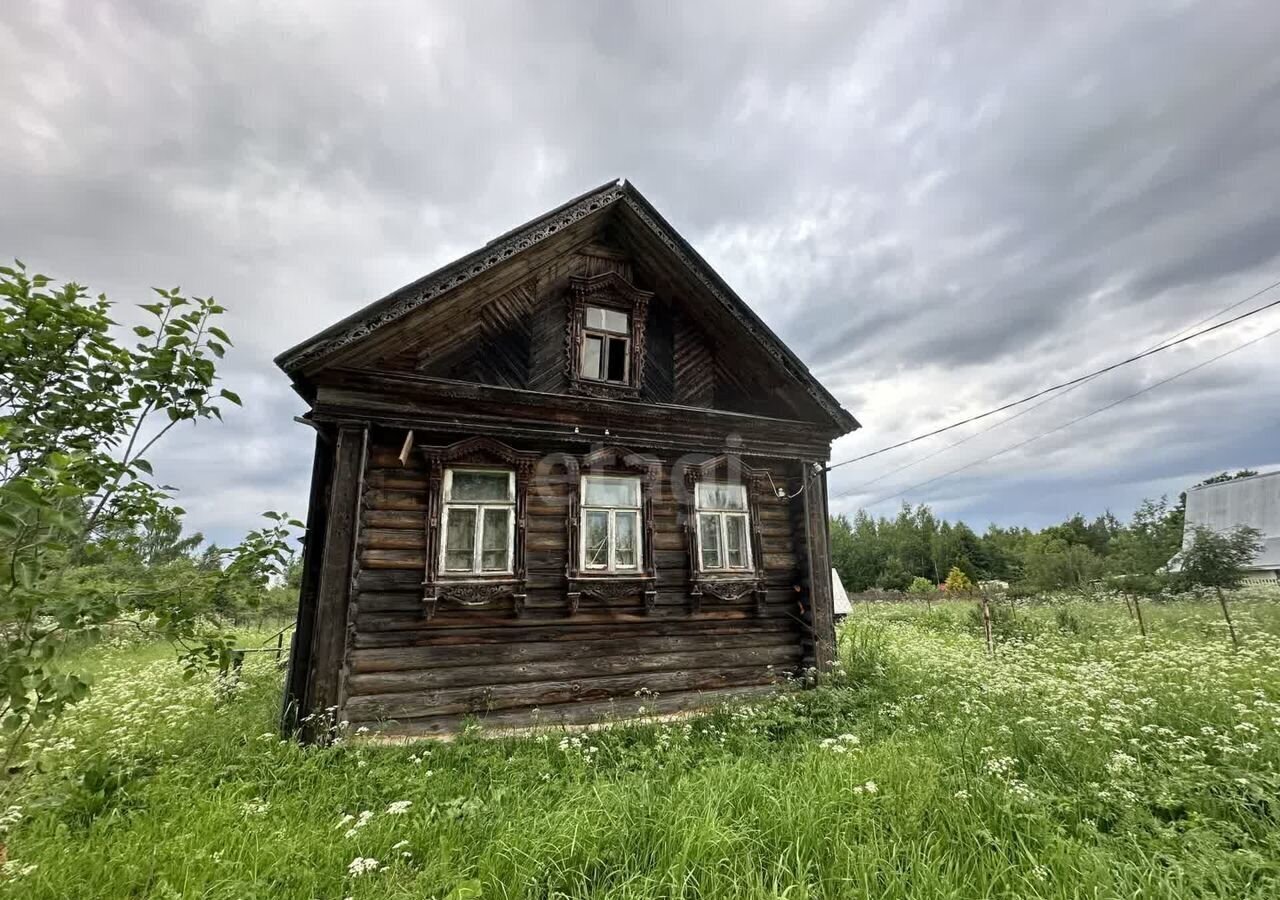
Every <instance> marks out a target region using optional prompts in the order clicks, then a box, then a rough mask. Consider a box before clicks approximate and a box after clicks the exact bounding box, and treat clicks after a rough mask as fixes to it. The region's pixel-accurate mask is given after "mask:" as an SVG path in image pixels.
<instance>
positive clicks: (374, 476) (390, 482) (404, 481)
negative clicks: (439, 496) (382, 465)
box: [364, 468, 427, 491]
mask: <svg viewBox="0 0 1280 900" xmlns="http://www.w3.org/2000/svg"><path fill="white" fill-rule="evenodd" d="M364 483H365V487H369V488H379V489H384V490H396V491H425V490H426V489H427V473H426V472H422V471H419V472H415V471H413V470H412V469H399V468H397V469H370V470H369V471H368V472H367V473H366V475H365V482H364Z"/></svg>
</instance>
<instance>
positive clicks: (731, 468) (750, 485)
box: [682, 454, 769, 615]
mask: <svg viewBox="0 0 1280 900" xmlns="http://www.w3.org/2000/svg"><path fill="white" fill-rule="evenodd" d="M682 474H683V481H684V487H685V495H684V503H683V507H684V517H685V546H686V548H687V552H688V556H689V568H688V572H689V608H690V610H691V611H692V612H694V613H697V612H700V611H701V610H702V599H703V597H704V596H710V597H713V598H714V599H716V600H720V601H724V602H736V601H738V600H741V599H742V598H743V597H746V596H747V595H748V594H754V595H755V601H756V614H757V615H763V614H764V611H765V602H766V599H767V590H766V588H765V572H764V536H763V534H762V532H761V530H760V527H761V526H760V501H759V494H760V492H762V491H764V490H767V489H768V488H766V484H769V472H768V470H767V469H757V468H754V467H752V466H749V465H747V464H746V463H744V462H743V461H742V460H741V459H740V458H739V457H738V456H736V455H733V454H720V455H719V456H713V457H711V458H710V459H706V460H703V461H702V462H700V463H688V464H686V465H685V466H684V471H683V473H682ZM716 478H720V479H723V480H725V481H727V482H735V483H740V484H742V485H744V486H745V487H746V489H747V518H748V520H749V521H750V527H751V531H750V540H751V569H752V571H751V572H749V573H748V572H745V571H744V572H742V573H740V574H722V573H719V572H703V571H702V568H701V559H700V557H699V554H698V504H697V490H698V482H699V481H703V480H711V479H716ZM739 588H741V590H739Z"/></svg>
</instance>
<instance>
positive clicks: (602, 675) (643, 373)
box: [276, 181, 858, 734]
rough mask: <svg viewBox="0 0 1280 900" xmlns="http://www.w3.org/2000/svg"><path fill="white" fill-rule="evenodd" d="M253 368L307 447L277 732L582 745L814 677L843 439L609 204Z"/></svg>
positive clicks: (787, 372) (643, 212)
mask: <svg viewBox="0 0 1280 900" xmlns="http://www.w3.org/2000/svg"><path fill="white" fill-rule="evenodd" d="M276 361H277V363H278V365H279V366H280V367H281V368H282V369H283V370H284V371H285V372H286V373H287V374H288V375H289V377H290V378H291V379H292V381H293V385H294V387H295V389H296V390H297V391H298V392H299V393H300V394H301V395H302V396H303V397H304V398H305V399H306V400H307V402H308V403H309V404H310V407H311V409H310V412H309V413H308V415H307V416H306V421H307V422H308V423H309V424H310V425H311V426H312V427H313V428H314V430H315V457H314V463H313V469H312V484H311V498H310V509H309V513H308V518H307V536H306V540H305V550H304V574H303V584H302V592H301V598H300V603H299V609H298V620H297V629H296V632H295V637H294V647H293V653H292V654H291V657H290V669H289V674H288V680H287V686H286V720H285V721H286V727H291V726H292V725H294V724H296V723H297V722H298V721H299V720H300V719H304V718H305V717H306V716H307V715H308V714H311V713H315V712H316V711H324V710H327V711H329V712H330V713H331V714H335V715H336V716H337V718H338V719H339V720H346V721H349V722H350V723H351V724H352V725H353V726H354V725H356V724H357V723H360V724H367V725H369V726H370V727H377V728H383V729H386V730H387V731H391V732H399V733H408V734H430V733H442V732H448V731H451V730H453V729H456V728H457V727H458V726H459V725H460V723H461V722H463V721H464V719H466V718H467V717H469V716H473V717H477V718H479V719H481V720H483V721H484V722H485V723H487V724H488V725H491V726H520V725H527V724H530V723H533V722H564V723H573V722H586V721H591V720H595V719H599V718H603V717H606V716H615V715H620V716H625V715H627V714H630V713H634V712H636V711H637V710H638V709H639V708H641V707H643V708H644V709H645V710H646V711H648V712H654V711H673V710H679V709H685V708H690V707H694V706H700V705H706V704H709V703H712V702H717V701H719V700H721V699H727V698H732V697H739V696H752V695H756V694H759V693H761V692H765V691H769V690H772V689H774V685H776V684H778V683H780V682H783V681H785V680H786V678H787V676H788V675H793V674H795V673H798V672H800V671H802V670H804V669H805V668H807V667H810V666H816V667H817V668H819V669H821V668H822V667H824V666H825V665H827V664H828V663H829V661H830V660H831V658H832V655H833V652H834V631H833V625H832V606H831V604H832V597H831V578H830V571H831V564H830V560H829V553H828V536H827V498H826V477H825V473H824V464H825V462H826V461H827V459H828V457H829V452H830V445H831V441H832V440H833V439H834V438H836V437H838V436H839V435H842V434H844V433H846V432H848V431H850V430H852V429H854V428H857V427H858V423H857V422H856V421H855V420H854V418H853V416H851V415H850V414H849V413H848V412H846V411H845V410H844V409H842V408H841V407H840V405H839V403H838V402H837V401H836V400H835V399H834V398H833V397H832V396H831V394H829V393H828V392H827V391H826V390H825V389H824V388H823V387H822V385H821V384H819V383H818V382H817V380H816V379H815V378H814V377H813V375H811V374H810V373H809V371H808V369H806V368H805V366H804V364H803V363H802V362H801V361H800V360H799V359H798V358H797V357H796V356H795V355H794V354H793V353H792V352H791V351H790V350H788V349H787V347H785V346H784V345H783V343H782V342H781V341H780V340H779V339H778V337H777V336H776V335H774V334H773V333H772V332H771V331H770V330H769V329H768V328H767V327H766V326H765V324H764V323H763V322H762V321H761V320H760V319H759V318H758V317H757V316H756V315H755V314H754V313H753V312H752V311H751V309H750V308H749V307H748V306H747V305H746V304H745V303H744V302H743V301H742V300H741V299H740V298H739V297H738V296H737V295H736V294H735V293H734V292H733V291H732V289H730V288H729V286H728V285H727V284H725V282H724V281H723V280H722V279H721V278H720V277H719V276H718V275H717V274H716V273H715V272H714V271H712V269H711V268H710V266H708V265H707V263H706V262H705V261H704V260H703V259H702V257H700V256H699V255H698V254H697V253H696V252H695V251H694V250H693V248H692V247H690V246H689V244H688V243H686V242H685V241H684V240H683V239H682V238H681V237H680V236H679V235H678V234H676V232H675V231H674V230H673V229H672V228H671V226H670V225H668V224H667V222H666V221H665V220H664V219H663V218H662V216H660V215H659V214H658V212H657V211H656V210H655V209H654V208H653V207H652V206H651V205H650V204H649V203H648V201H646V200H645V199H644V197H642V196H641V195H640V193H639V192H638V191H637V190H636V189H635V188H634V187H632V186H631V185H630V184H628V183H627V182H625V181H618V182H609V183H608V184H605V185H602V186H601V187H599V188H596V189H595V190H592V191H590V192H588V193H586V194H583V195H582V196H580V197H577V198H576V199H574V200H571V201H569V202H568V203H566V204H565V205H563V206H561V207H559V208H558V209H555V210H552V211H551V212H549V213H547V214H546V215H544V216H541V217H539V218H538V219H536V220H534V221H532V222H529V223H527V224H525V225H521V226H520V227H518V228H516V229H514V230H513V231H510V232H508V233H507V234H504V235H502V236H501V237H499V238H497V239H495V240H493V241H491V242H490V243H488V244H486V245H485V246H484V247H482V248H480V249H479V250H477V251H475V252H474V253H472V254H470V255H468V256H465V257H463V258H461V259H459V260H457V261H456V262H454V263H451V264H449V265H447V266H445V267H444V268H442V269H440V270H438V271H436V272H433V273H431V274H430V275H427V276H425V277H423V278H421V279H420V280H418V281H415V282H414V283H412V284H409V285H407V286H405V287H403V288H401V289H399V290H397V291H395V292H394V293H392V294H390V295H389V296H387V297H384V298H383V299H381V300H379V301H377V302H376V303H373V304H372V305H370V306H367V307H365V308H364V309H362V310H360V311H359V312H356V313H354V314H352V315H351V316H349V317H347V318H346V319H344V320H342V321H341V322H338V323H337V324H335V325H333V326H332V327H330V328H328V329H326V330H325V331H323V332H321V333H320V334H317V335H316V336H315V337H313V338H311V339H309V340H307V341H305V342H303V343H302V344H299V345H298V346H296V347H294V348H293V349H291V350H288V351H286V352H285V353H283V354H281V355H280V356H279V357H278V358H277V360H276Z"/></svg>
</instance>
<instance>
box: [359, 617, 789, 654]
mask: <svg viewBox="0 0 1280 900" xmlns="http://www.w3.org/2000/svg"><path fill="white" fill-rule="evenodd" d="M760 634H786V635H789V636H790V639H792V640H796V639H797V638H796V628H795V622H794V621H793V620H789V619H786V618H770V619H719V618H717V619H685V620H667V621H652V622H635V623H630V624H628V625H627V627H626V629H625V630H622V631H619V630H618V629H617V628H616V627H615V626H614V625H613V623H611V622H605V623H601V622H586V623H584V622H579V621H577V619H576V618H574V619H565V620H563V621H561V622H558V623H547V622H543V623H542V624H532V623H530V622H525V621H521V620H511V621H504V622H502V623H501V624H499V625H492V624H485V623H482V622H472V623H470V624H466V623H460V624H455V625H453V626H450V627H440V626H439V625H438V624H437V621H436V620H435V619H432V620H431V621H430V623H428V622H427V621H426V620H425V619H424V620H422V621H420V622H418V624H417V626H416V627H413V628H402V629H399V630H396V631H381V632H378V631H374V632H368V631H362V632H357V634H356V636H355V646H356V647H357V648H370V649H373V648H393V647H452V646H462V645H471V644H487V645H501V644H521V643H529V642H543V641H552V642H574V643H575V646H576V643H577V642H580V641H591V640H616V639H620V638H621V639H627V640H638V639H641V638H644V637H646V636H675V635H688V636H697V637H701V636H706V635H760ZM565 652H566V653H569V652H572V651H571V650H566V651H565Z"/></svg>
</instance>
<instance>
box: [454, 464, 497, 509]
mask: <svg viewBox="0 0 1280 900" xmlns="http://www.w3.org/2000/svg"><path fill="white" fill-rule="evenodd" d="M451 477H452V479H453V484H452V487H451V488H450V491H449V499H450V500H455V501H468V502H486V501H497V502H499V503H505V502H506V501H508V500H510V499H511V476H510V475H508V474H507V473H506V472H468V471H465V470H462V469H455V470H453V471H452V473H451Z"/></svg>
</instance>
